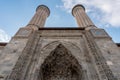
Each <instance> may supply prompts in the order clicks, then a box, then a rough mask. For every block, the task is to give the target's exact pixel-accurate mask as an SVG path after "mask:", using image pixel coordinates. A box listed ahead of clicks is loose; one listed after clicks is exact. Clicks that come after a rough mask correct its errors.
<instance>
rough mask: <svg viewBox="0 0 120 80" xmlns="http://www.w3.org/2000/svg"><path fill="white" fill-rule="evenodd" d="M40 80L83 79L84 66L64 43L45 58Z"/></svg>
mask: <svg viewBox="0 0 120 80" xmlns="http://www.w3.org/2000/svg"><path fill="white" fill-rule="evenodd" d="M39 74H40V76H39V77H38V80H82V67H81V66H80V65H79V63H78V61H77V60H76V59H75V58H74V56H72V55H71V53H70V51H68V50H67V49H66V48H65V47H64V46H63V45H62V44H59V45H58V46H57V47H56V49H55V50H53V51H52V52H51V53H50V55H49V56H48V57H47V58H46V59H45V61H44V63H43V64H42V66H41V69H40V72H39Z"/></svg>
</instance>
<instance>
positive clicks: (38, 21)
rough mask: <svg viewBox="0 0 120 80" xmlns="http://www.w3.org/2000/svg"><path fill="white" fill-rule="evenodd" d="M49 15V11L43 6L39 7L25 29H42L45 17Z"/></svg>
mask: <svg viewBox="0 0 120 80" xmlns="http://www.w3.org/2000/svg"><path fill="white" fill-rule="evenodd" d="M49 15H50V10H49V8H48V7H47V6H45V5H39V6H38V7H37V9H36V13H35V15H34V16H33V18H32V19H31V21H30V22H29V24H28V25H27V27H30V28H33V29H39V28H43V27H44V25H45V22H46V19H47V17H48V16H49Z"/></svg>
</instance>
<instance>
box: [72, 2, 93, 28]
mask: <svg viewBox="0 0 120 80" xmlns="http://www.w3.org/2000/svg"><path fill="white" fill-rule="evenodd" d="M72 15H73V16H74V17H75V18H76V21H77V23H78V26H79V27H83V28H88V27H95V25H94V24H93V22H92V21H91V20H90V18H89V17H88V16H87V14H86V13H85V7H84V6H83V5H81V4H78V5H76V6H74V8H73V9H72Z"/></svg>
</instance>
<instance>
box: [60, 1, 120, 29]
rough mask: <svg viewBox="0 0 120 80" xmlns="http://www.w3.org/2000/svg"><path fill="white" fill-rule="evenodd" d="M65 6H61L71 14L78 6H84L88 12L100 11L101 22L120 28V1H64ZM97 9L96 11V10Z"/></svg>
mask: <svg viewBox="0 0 120 80" xmlns="http://www.w3.org/2000/svg"><path fill="white" fill-rule="evenodd" d="M62 2H63V5H62V6H59V7H61V8H63V9H64V10H66V11H67V12H70V11H71V9H72V8H73V6H75V5H76V4H83V5H84V6H85V7H86V8H87V11H89V12H90V11H94V13H95V12H96V11H100V13H101V14H102V16H101V15H99V14H96V15H95V16H96V17H97V16H100V20H101V21H102V22H104V23H105V24H110V25H112V26H114V27H120V0H99V1H98V0H62ZM94 9H96V10H94Z"/></svg>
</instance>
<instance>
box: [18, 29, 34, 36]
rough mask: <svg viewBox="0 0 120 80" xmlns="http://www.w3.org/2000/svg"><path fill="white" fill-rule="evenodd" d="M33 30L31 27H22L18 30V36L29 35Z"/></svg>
mask: <svg viewBox="0 0 120 80" xmlns="http://www.w3.org/2000/svg"><path fill="white" fill-rule="evenodd" d="M31 32H32V30H30V29H26V28H21V29H20V30H19V31H18V32H17V34H16V37H28V36H29V35H30V33H31Z"/></svg>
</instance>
